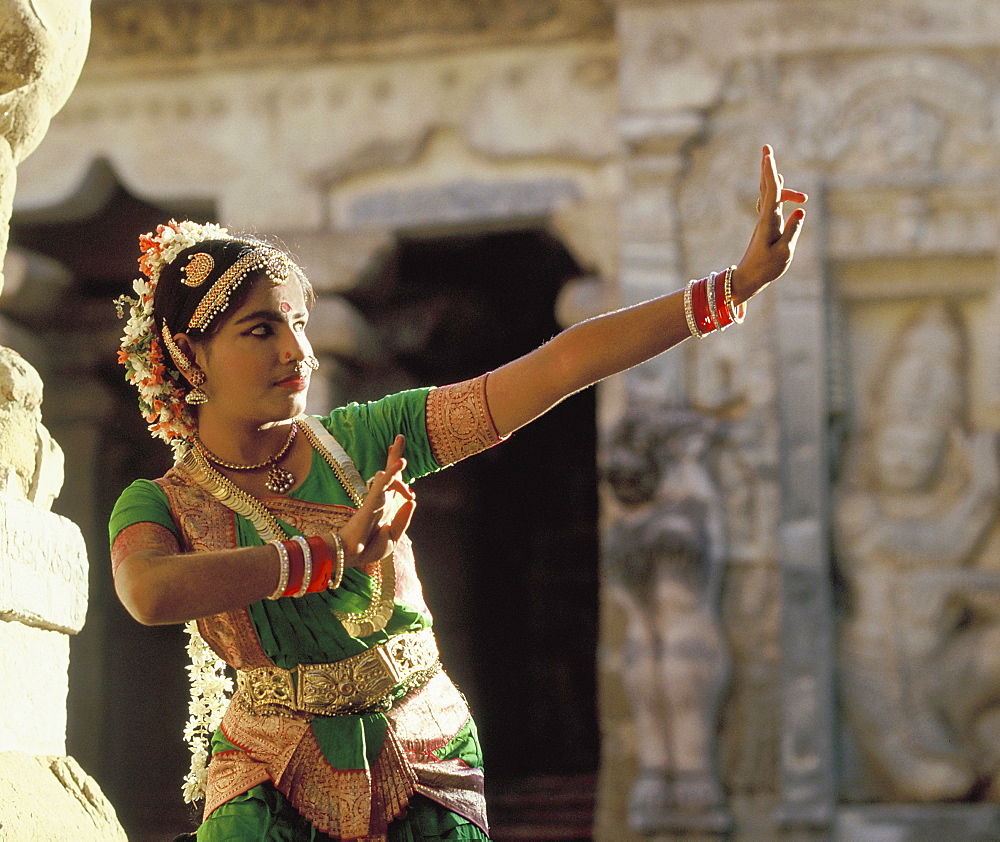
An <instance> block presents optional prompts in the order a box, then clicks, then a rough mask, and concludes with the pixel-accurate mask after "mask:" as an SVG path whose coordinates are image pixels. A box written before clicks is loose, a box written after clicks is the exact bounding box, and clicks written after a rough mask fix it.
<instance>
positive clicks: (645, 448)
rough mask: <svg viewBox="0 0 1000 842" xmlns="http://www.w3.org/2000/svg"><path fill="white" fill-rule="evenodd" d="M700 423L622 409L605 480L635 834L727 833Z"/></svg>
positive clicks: (715, 576)
mask: <svg viewBox="0 0 1000 842" xmlns="http://www.w3.org/2000/svg"><path fill="white" fill-rule="evenodd" d="M712 434H713V429H712V426H711V425H710V424H709V423H708V421H707V420H706V419H705V417H703V416H700V415H696V414H694V413H690V412H680V411H675V410H666V409H660V410H657V411H652V412H649V411H642V412H640V411H638V410H634V411H631V412H630V413H629V414H627V415H626V417H625V418H624V419H623V420H622V421H621V422H620V423H619V424H618V425H617V426H616V427H615V429H614V430H613V436H612V441H611V444H610V447H609V449H608V452H607V459H606V469H605V476H606V479H607V481H608V484H609V485H610V487H611V489H612V491H613V492H614V495H615V497H616V498H617V499H618V501H619V502H620V503H621V505H622V514H621V516H620V518H619V519H618V520H617V522H616V523H615V524H614V525H613V526H612V527H611V528H610V530H609V531H608V534H607V547H606V553H605V558H606V562H607V565H608V572H609V575H608V594H609V597H610V598H611V599H613V600H615V601H617V602H618V603H619V605H620V606H621V607H622V609H623V614H624V616H625V618H626V629H625V644H624V648H625V651H624V653H623V657H622V679H623V683H624V685H625V688H626V690H627V692H628V695H629V702H630V704H631V708H632V714H633V717H634V725H635V732H636V735H637V740H636V752H637V760H638V767H639V772H638V777H637V779H636V781H635V783H634V785H633V787H632V791H631V796H630V804H629V820H630V823H631V824H632V826H633V827H634V828H635V829H636V830H639V831H641V832H647V833H655V832H658V831H664V830H698V831H702V832H723V831H725V830H726V828H727V827H728V826H729V822H730V819H729V814H728V811H727V810H726V807H725V801H724V796H723V793H722V789H721V786H720V782H719V778H718V774H717V770H716V763H715V730H716V720H717V714H718V708H719V702H720V697H721V695H722V692H723V690H724V689H725V686H726V682H727V678H728V674H729V655H728V652H727V649H726V647H725V643H724V640H723V635H722V630H721V627H720V622H719V619H718V615H717V603H718V599H719V590H720V585H721V582H722V576H723V565H724V557H723V542H722V531H723V527H722V517H721V511H720V493H719V491H718V489H717V488H716V486H715V484H714V482H713V480H712V477H711V475H710V473H709V470H708V468H707V466H706V463H705V456H706V453H707V451H708V448H709V445H710V442H711V439H712Z"/></svg>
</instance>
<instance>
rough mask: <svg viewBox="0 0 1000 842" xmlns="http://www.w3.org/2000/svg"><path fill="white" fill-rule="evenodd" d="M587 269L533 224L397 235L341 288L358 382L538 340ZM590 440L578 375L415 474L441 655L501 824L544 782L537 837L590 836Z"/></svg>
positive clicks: (594, 547) (404, 379)
mask: <svg viewBox="0 0 1000 842" xmlns="http://www.w3.org/2000/svg"><path fill="white" fill-rule="evenodd" d="M580 274H581V270H580V267H578V266H577V265H576V264H575V263H574V261H573V260H572V258H571V256H570V255H569V254H568V253H567V252H566V250H565V249H564V247H563V246H562V245H561V244H560V243H559V242H558V241H557V240H555V239H554V238H553V237H551V235H549V234H548V233H547V232H545V231H544V230H540V229H527V230H515V231H505V232H498V233H480V234H470V235H456V236H449V237H427V238H421V237H403V238H401V239H400V240H399V242H398V245H397V248H396V250H395V251H394V253H392V254H391V255H390V256H387V258H386V259H385V260H384V262H383V263H382V264H381V266H380V267H379V268H378V271H376V272H374V273H373V275H372V277H371V278H370V280H369V282H368V283H367V284H365V285H364V286H363V287H362V288H360V289H358V290H357V291H355V292H354V293H353V294H351V296H350V297H351V298H352V300H353V301H354V303H355V304H356V306H357V307H358V308H359V309H360V310H361V311H362V312H363V313H364V315H365V316H366V317H367V319H368V320H369V321H370V323H371V324H373V325H374V326H375V328H376V331H377V333H378V339H379V343H378V344H379V347H380V349H381V353H380V356H379V358H378V360H377V362H373V363H371V364H369V365H365V366H362V367H358V368H356V369H355V370H354V372H353V375H354V376H353V377H352V378H351V380H352V382H351V383H350V384H349V387H348V388H349V391H350V392H351V397H352V398H357V399H367V398H373V397H378V396H381V395H382V394H385V393H386V392H387V391H391V390H392V389H395V388H400V387H403V386H406V385H411V384H438V385H440V384H446V383H451V382H456V381H460V380H464V379H466V378H469V377H474V376H476V375H478V374H481V373H483V372H484V371H489V370H491V369H493V368H496V367H499V366H500V365H503V364H504V363H506V362H508V361H510V360H512V359H514V358H516V357H518V356H520V355H522V354H524V353H527V352H528V351H531V350H532V349H534V348H536V347H538V346H539V345H540V344H542V343H543V342H545V341H546V340H548V339H549V338H551V337H552V336H553V335H554V334H555V333H557V332H558V331H559V326H558V325H557V323H556V322H555V319H554V316H553V312H554V306H555V300H556V296H557V294H558V292H559V289H560V288H561V287H562V285H563V284H564V283H565V282H566V281H567V280H569V279H570V278H572V277H575V276H578V275H580ZM596 452H597V442H596V430H595V402H594V392H593V390H588V391H586V392H583V393H580V394H578V395H575V396H573V397H572V398H570V399H568V400H567V401H565V402H564V403H562V404H561V405H560V406H558V407H556V408H555V409H554V410H552V411H551V412H550V413H549V414H547V415H546V416H544V417H542V418H541V419H539V420H538V421H536V422H534V423H533V424H531V425H529V426H528V427H525V428H523V429H522V430H519V431H518V432H516V433H515V434H514V435H513V436H512V437H511V438H510V440H509V441H507V442H504V443H503V444H502V445H500V446H498V447H496V448H493V449H492V450H489V451H486V452H485V453H483V454H480V455H478V456H476V457H474V458H472V459H469V460H467V461H465V462H463V463H460V464H459V465H456V466H455V467H452V468H450V469H448V470H446V471H443V472H441V473H440V474H436V475H432V476H430V477H425V478H424V479H421V480H420V481H419V482H418V483H417V484H416V486H415V488H416V492H417V498H418V514H417V517H416V519H415V522H414V524H413V526H412V528H411V534H412V536H413V540H414V543H415V546H416V549H417V563H418V567H419V570H420V573H421V578H422V580H423V582H424V588H425V591H426V594H427V598H428V602H429V604H430V606H431V609H432V611H434V613H435V626H436V628H437V630H438V636H439V639H440V644H441V648H442V650H443V659H444V661H445V665H446V667H447V668H448V669H449V672H450V673H451V674H452V677H453V678H454V679H455V680H456V682H457V683H458V684H459V686H461V687H462V688H463V690H464V691H465V693H466V694H467V695H468V697H469V700H470V703H471V704H472V707H473V710H474V711H475V712H476V718H477V721H478V722H479V723H480V728H481V732H482V736H483V741H484V745H485V752H486V763H487V781H488V784H487V785H488V787H489V790H490V791H489V795H490V796H491V798H490V807H491V814H492V817H493V820H494V822H495V823H496V824H497V828H496V834H495V835H496V838H498V839H503V838H505V836H504V834H505V830H504V828H505V827H507V828H509V833H511V834H513V833H515V829H514V828H515V827H522V828H523V827H524V825H525V822H526V821H529V819H528V818H526V816H527V814H528V812H529V811H530V809H531V807H532V798H531V797H530V793H531V792H535V793H538V792H545V793H547V794H546V796H545V800H546V803H545V804H543V805H538V806H540V807H541V809H542V812H543V813H545V814H546V815H547V816H549V819H548V821H549V822H550V823H551V824H552V826H551V827H550V828H549V831H546V830H545V828H544V827H542V826H538V825H537V821H538V820H537V819H530V821H531V822H534V823H535V826H534V829H533V830H532V831H531V833H532V834H534V835H532V836H531V837H530V838H533V839H536V840H541V839H546V838H561V839H569V838H586V837H587V836H589V823H590V814H591V809H592V804H591V803H590V801H591V797H592V793H591V792H590V786H591V781H592V778H591V777H590V776H592V775H593V774H594V773H595V772H596V769H597V764H598V735H597V716H596V709H595V695H596V687H595V675H594V670H595V666H594V665H595V660H596V646H597V569H598V564H597V554H598V534H597V517H598V511H597V479H596ZM560 781H562V782H564V783H563V784H561V783H560ZM541 821H542V824H545V820H541ZM573 828H577V829H578V830H579V832H578V833H575V832H570V833H567V832H568V831H572V830H573ZM549 833H551V834H552V835H549ZM574 833H575V835H574ZM506 838H529V837H528V836H523V835H517V836H507V837H506Z"/></svg>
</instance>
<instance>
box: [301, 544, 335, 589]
mask: <svg viewBox="0 0 1000 842" xmlns="http://www.w3.org/2000/svg"><path fill="white" fill-rule="evenodd" d="M306 543H307V544H309V549H310V550H312V559H313V569H312V581H310V582H309V587H308V589H307V590H306V593H316V592H318V591H323V590H326V586H327V585H329V584H330V576H332V575H333V556H332V555H331V554H330V548H329V547H328V546H327V545H326V541H324V540H323V539H322V538H321V537H320V536H319V535H310V536H309V537H308V538H306Z"/></svg>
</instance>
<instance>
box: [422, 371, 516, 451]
mask: <svg viewBox="0 0 1000 842" xmlns="http://www.w3.org/2000/svg"><path fill="white" fill-rule="evenodd" d="M488 376H489V375H488V374H483V375H482V376H480V377H476V378H473V379H472V380H464V381H462V382H461V383H453V384H452V385H450V386H441V387H440V388H438V389H432V390H431V391H430V392H429V393H428V395H427V437H428V439H429V440H430V444H431V451H432V452H433V453H434V458H435V459H436V460H437V463H438V464H439V465H441V467H444V466H445V465H451V464H453V463H455V462H458V461H459V460H460V459H464V458H465V457H466V456H472V455H473V454H476V453H479V452H480V451H482V450H486V448H488V447H492V446H493V445H495V444H498V443H499V442H501V441H503V439H502V438H501V437H500V435H499V434H498V433H497V429H496V426H495V425H494V424H493V418H492V417H491V416H490V408H489V406H488V405H487V403H486V378H487V377H488Z"/></svg>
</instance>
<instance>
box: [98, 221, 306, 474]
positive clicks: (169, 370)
mask: <svg viewBox="0 0 1000 842" xmlns="http://www.w3.org/2000/svg"><path fill="white" fill-rule="evenodd" d="M209 240H231V241H234V242H238V243H242V244H244V245H245V246H248V247H249V248H247V249H246V250H244V252H243V253H242V254H240V256H239V257H238V258H237V259H236V262H235V263H233V265H232V266H230V267H229V268H228V269H226V270H225V271H224V272H222V273H221V274H220V275H219V277H218V279H217V280H216V281H215V282H214V283H211V284H208V281H209V278H210V276H211V274H212V272H213V271H214V270H215V269H216V268H217V267H216V262H215V258H213V257H212V255H211V254H208V253H207V252H197V253H195V254H192V255H190V256H189V257H188V258H187V261H186V263H185V265H184V266H182V267H181V272H180V283H181V284H183V285H184V286H186V287H189V288H192V289H198V288H200V287H202V286H203V285H204V286H206V289H205V292H204V294H203V296H202V298H201V300H200V301H199V303H198V305H197V307H196V308H195V311H194V314H193V315H192V317H191V319H190V321H189V322H188V324H187V325H184V326H178V325H169V326H168V325H167V323H166V321H165V320H164V321H163V326H162V331H157V329H156V325H155V320H154V316H153V300H154V297H155V295H156V288H157V285H158V284H159V281H160V274H161V272H162V271H163V269H164V268H165V267H166V266H168V265H169V264H170V263H172V262H173V261H174V260H176V259H177V257H178V256H179V255H180V254H181V253H182V252H183V251H185V250H186V249H189V248H192V247H193V246H196V245H198V244H199V243H203V242H206V241H209ZM139 247H140V248H141V249H142V256H141V257H140V258H139V268H140V270H141V271H142V274H143V275H144V276H145V277H144V278H139V279H137V280H135V281H133V283H132V288H133V290H134V291H135V294H136V297H135V298H133V297H131V296H128V295H122V296H119V297H118V298H117V299H116V300H115V305H116V307H117V309H118V316H119V318H124V316H125V308H126V307H127V308H128V314H129V318H128V321H127V322H126V325H125V333H124V335H123V336H122V342H121V348H120V350H119V351H118V362H120V363H121V364H122V365H124V366H125V379H126V380H127V381H128V382H129V383H131V384H132V385H133V386H135V387H136V389H137V390H138V392H139V410H140V411H141V412H142V414H143V417H144V418H145V419H146V422H147V423H148V425H149V431H150V433H151V434H152V435H153V436H154V437H157V438H161V439H163V440H164V441H165V442H167V443H168V444H169V445H170V446H171V447H172V448H173V450H174V457H175V458H180V457H181V456H182V455H183V453H184V451H185V450H186V449H187V447H188V446H189V445H190V442H191V434H192V432H193V430H194V428H195V416H194V414H193V412H192V410H191V408H190V404H192V403H199V402H203V400H204V397H203V395H204V393H202V392H200V388H199V385H200V384H195V383H194V382H193V380H194V379H197V375H198V374H199V373H200V372H198V370H197V369H195V368H194V367H193V364H192V362H191V361H190V360H189V359H188V358H187V357H186V355H185V354H184V353H183V352H182V351H181V349H180V348H179V347H178V346H177V344H176V343H175V342H174V341H173V334H172V330H173V329H177V328H180V329H181V330H186V331H192V330H193V331H200V332H205V331H206V330H207V328H208V327H209V326H210V325H211V324H212V322H213V320H214V319H216V318H217V317H218V316H219V315H220V314H221V313H224V312H225V310H226V308H227V307H228V306H229V302H230V300H231V298H232V296H233V294H234V292H235V291H236V290H237V288H238V287H239V286H240V284H241V283H242V282H243V281H244V280H245V279H246V278H247V277H249V276H250V275H252V274H254V273H256V272H261V273H263V275H264V276H265V277H266V278H267V279H268V280H269V281H270V283H272V284H274V285H276V286H277V285H279V284H283V283H284V282H285V281H286V280H287V279H288V278H289V276H291V275H293V274H295V275H299V274H300V273H301V270H299V268H298V267H297V266H296V265H295V264H294V263H293V262H292V261H291V260H290V259H289V258H288V256H287V255H286V254H285V253H284V252H282V251H281V250H280V249H277V248H274V247H273V246H269V245H267V244H266V243H262V242H258V241H255V240H250V239H243V238H241V237H233V236H231V235H230V234H229V231H228V230H227V229H225V228H223V227H221V226H219V225H215V224H214V223H207V224H201V223H198V222H191V221H190V220H185V221H183V222H177V221H176V220H174V219H171V220H170V221H169V222H168V223H166V224H165V225H159V226H157V228H156V231H155V232H149V233H147V234H143V235H142V236H141V237H139ZM189 382H190V383H191V384H192V385H194V386H195V388H194V389H193V390H189V387H188V383H189Z"/></svg>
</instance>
